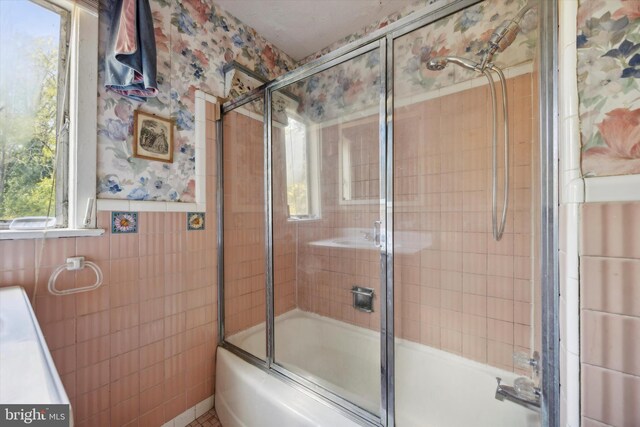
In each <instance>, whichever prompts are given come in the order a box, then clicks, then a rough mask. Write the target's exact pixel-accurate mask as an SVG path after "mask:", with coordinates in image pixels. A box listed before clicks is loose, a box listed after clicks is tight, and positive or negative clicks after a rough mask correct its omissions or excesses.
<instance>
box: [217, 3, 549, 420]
mask: <svg viewBox="0 0 640 427" xmlns="http://www.w3.org/2000/svg"><path fill="white" fill-rule="evenodd" d="M482 1H483V0H451V1H449V2H448V3H447V4H446V5H444V6H442V7H440V8H437V9H434V10H430V11H419V12H416V13H413V14H411V15H409V16H407V17H405V18H402V19H400V20H398V21H396V22H394V23H392V24H390V25H388V26H387V27H385V28H382V29H380V30H377V31H375V32H373V33H371V34H369V35H367V36H364V37H363V38H361V39H359V40H357V41H354V42H352V43H349V44H347V45H345V46H343V47H341V48H338V49H337V50H335V51H333V52H331V53H329V54H327V55H325V56H322V57H320V58H318V59H316V60H314V61H312V62H309V63H307V64H305V65H303V66H301V67H299V68H297V69H295V70H293V71H290V72H288V73H287V74H284V75H283V76H280V77H278V78H276V79H274V80H272V81H270V82H268V83H266V84H264V85H263V86H261V87H259V88H256V89H254V90H253V91H251V92H249V93H247V94H245V95H242V96H240V97H238V98H236V99H234V100H232V101H229V102H227V103H225V104H224V105H223V108H222V115H221V121H220V122H219V124H218V128H217V129H218V138H217V167H218V169H217V174H218V178H217V220H218V224H217V231H218V238H217V240H218V325H219V330H218V333H219V344H220V345H221V346H222V347H224V348H226V349H228V350H229V351H231V352H233V353H234V354H236V355H237V356H239V357H241V358H242V359H244V360H245V361H247V362H249V363H251V364H253V365H255V366H257V367H259V368H261V369H263V370H264V371H265V372H267V373H269V374H271V375H274V376H276V377H278V378H280V379H281V380H283V381H285V382H287V383H289V384H290V385H292V386H293V387H296V388H298V389H299V390H300V391H302V392H304V393H307V394H309V395H311V396H312V397H314V398H316V399H319V400H320V401H322V402H324V403H327V404H329V405H331V406H333V407H335V408H336V409H338V410H340V411H341V412H343V413H344V414H345V415H347V416H348V417H350V418H351V419H353V420H355V421H357V422H359V423H362V424H363V425H372V426H388V427H392V426H395V418H396V417H395V382H394V373H395V372H394V367H395V353H394V346H395V341H394V340H395V335H394V309H395V306H394V281H393V272H394V269H393V172H394V165H393V112H394V91H393V82H394V80H393V79H394V76H393V66H394V52H393V47H394V40H395V39H397V38H399V37H401V36H403V35H405V34H407V33H409V32H411V31H414V30H416V29H419V28H422V27H424V26H426V25H429V24H431V23H433V22H435V21H438V20H440V19H442V18H444V17H446V16H448V15H450V14H453V13H456V12H459V11H461V10H463V9H465V8H467V7H470V6H473V5H474V4H477V3H480V2H482ZM539 7H540V12H539V15H540V22H541V24H540V42H539V54H540V93H539V98H540V108H539V114H540V116H539V119H540V120H539V126H540V128H539V131H540V133H539V135H540V153H539V154H540V186H541V194H540V210H541V211H540V223H539V225H540V230H541V250H540V253H539V254H538V255H539V256H540V266H541V270H542V271H541V286H542V366H543V376H542V384H541V388H542V394H543V399H542V411H541V415H542V416H541V418H542V425H543V426H545V427H555V426H557V425H559V422H560V421H559V420H560V417H559V412H560V409H559V396H560V390H559V356H558V343H559V319H558V313H559V301H558V291H559V285H558V283H559V279H558V278H559V275H558V262H557V253H558V252H557V251H558V229H557V228H558V213H557V203H558V196H557V183H558V171H557V160H558V149H557V140H558V138H557V135H558V133H557V132H558V131H557V121H558V115H557V112H558V107H557V87H558V86H557V85H558V83H557V72H556V71H557V62H558V61H557V48H556V47H557V23H558V12H557V0H549V1H547V0H540V1H539ZM374 49H379V50H380V58H381V62H380V63H381V66H382V70H381V72H382V75H381V78H382V90H381V93H380V112H379V114H380V129H379V140H380V144H379V148H380V153H379V154H380V166H381V167H380V194H381V196H382V195H384V197H381V198H382V200H381V209H380V220H381V221H382V224H383V227H384V230H385V243H384V245H382V247H381V248H380V285H381V288H380V289H381V295H383V296H384V299H385V301H383V302H381V305H380V310H381V316H380V318H381V319H380V321H381V324H380V362H381V366H380V372H381V377H380V381H381V402H380V417H377V416H375V415H374V414H372V413H370V412H368V411H366V410H365V409H363V408H360V407H359V406H357V405H355V404H354V403H352V402H350V401H348V400H346V399H345V398H343V397H341V396H338V395H337V394H335V393H333V392H330V391H328V390H327V389H325V388H323V387H321V386H319V385H317V384H315V383H314V382H313V381H312V380H311V379H310V378H306V377H304V376H302V375H300V374H296V373H294V372H292V371H290V370H288V369H286V368H285V367H283V366H281V365H279V364H277V363H275V359H274V333H273V332H274V321H275V315H274V314H275V313H274V287H273V228H272V227H273V223H272V216H273V204H272V179H273V177H272V170H273V169H272V166H273V165H272V161H273V159H272V157H271V134H272V128H271V97H272V93H273V91H275V90H278V89H281V88H283V87H284V86H287V85H289V84H292V83H295V82H297V81H300V80H302V79H305V78H307V77H309V76H311V75H313V74H316V73H318V72H321V71H324V70H327V69H329V68H331V67H333V66H335V65H338V64H341V63H343V62H346V61H348V60H350V59H352V58H354V57H356V56H358V55H361V54H363V53H366V52H369V51H371V50H374ZM262 96H264V150H265V168H264V173H265V253H266V278H265V287H266V304H267V305H266V308H267V310H266V312H267V318H266V329H267V337H266V342H267V344H266V347H267V348H266V354H267V357H266V360H262V359H259V358H257V357H256V356H254V355H252V354H250V353H248V352H246V351H245V350H243V349H241V348H239V347H237V346H235V345H233V344H231V343H229V342H228V341H226V340H225V328H224V235H223V233H224V225H223V214H224V206H223V204H224V197H223V190H224V182H223V181H224V180H223V171H222V167H223V163H224V162H223V160H222V154H223V152H222V150H223V132H222V129H223V127H222V125H221V123H222V120H223V119H224V116H225V114H227V113H229V112H231V111H233V110H234V109H235V108H238V107H240V106H242V105H244V104H246V103H248V102H251V101H255V100H257V99H259V98H260V97H262Z"/></svg>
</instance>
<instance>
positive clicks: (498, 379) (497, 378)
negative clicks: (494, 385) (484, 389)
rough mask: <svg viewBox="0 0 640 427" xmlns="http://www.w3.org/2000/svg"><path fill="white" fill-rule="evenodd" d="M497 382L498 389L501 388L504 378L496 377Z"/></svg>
mask: <svg viewBox="0 0 640 427" xmlns="http://www.w3.org/2000/svg"><path fill="white" fill-rule="evenodd" d="M496 381H497V382H498V387H500V383H501V382H502V378H500V377H496Z"/></svg>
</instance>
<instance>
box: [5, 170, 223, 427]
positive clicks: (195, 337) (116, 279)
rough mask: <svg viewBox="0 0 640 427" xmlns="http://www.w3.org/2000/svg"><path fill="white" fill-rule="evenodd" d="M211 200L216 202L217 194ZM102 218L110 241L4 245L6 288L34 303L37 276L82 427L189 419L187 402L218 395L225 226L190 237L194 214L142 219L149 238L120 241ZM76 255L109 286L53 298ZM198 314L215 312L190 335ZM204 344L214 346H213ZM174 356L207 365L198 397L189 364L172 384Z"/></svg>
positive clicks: (78, 280) (78, 282) (142, 233)
mask: <svg viewBox="0 0 640 427" xmlns="http://www.w3.org/2000/svg"><path fill="white" fill-rule="evenodd" d="M208 173H209V174H210V175H212V176H213V175H215V170H213V168H210V169H208ZM213 188H215V187H213ZM209 197H210V198H212V199H213V200H215V193H214V192H210V193H209ZM211 207H213V208H215V204H212V205H211ZM97 216H98V224H99V226H101V227H104V228H106V233H105V235H104V236H101V237H82V238H63V239H47V240H45V241H44V246H42V244H43V241H42V240H16V241H8V240H3V241H0V253H2V256H1V257H0V286H8V285H20V286H23V287H25V289H26V290H27V292H28V294H29V295H30V296H33V294H34V290H35V289H36V286H35V283H36V272H37V276H38V286H37V291H36V295H35V298H34V308H35V312H36V316H37V318H38V321H39V323H40V325H41V327H42V330H43V333H44V335H45V339H46V340H47V344H48V346H49V348H50V350H51V352H52V355H53V358H54V361H55V363H56V366H57V368H58V371H59V372H60V374H61V377H62V381H63V384H64V386H65V389H66V391H67V394H68V395H69V397H70V398H71V400H72V403H73V404H74V410H75V414H74V415H75V419H76V421H77V425H78V426H81V427H82V426H86V427H96V426H105V427H108V426H116V425H148V426H154V427H157V426H159V425H161V424H163V423H164V422H165V421H167V420H168V419H171V418H173V417H174V416H175V415H177V414H179V413H181V412H183V411H184V410H185V409H186V404H187V402H189V403H193V402H195V400H197V399H200V400H198V402H199V401H201V400H203V399H204V398H206V397H208V396H210V395H212V394H213V386H214V366H215V364H214V359H215V354H214V351H215V345H216V343H217V332H214V331H216V329H217V319H216V306H215V304H216V303H217V301H216V297H215V295H216V292H217V282H216V276H215V268H216V261H217V260H216V247H215V245H216V237H215V227H212V228H211V230H208V231H207V232H191V233H190V234H188V233H187V232H186V217H185V214H184V213H140V216H139V224H140V225H139V226H140V229H139V233H137V234H132V235H116V234H113V235H112V234H111V233H110V212H98V215H97ZM207 221H210V222H209V224H215V212H213V211H211V210H208V211H207ZM167 231H169V232H167ZM207 233H208V234H207ZM205 236H206V237H205ZM189 251H195V252H189ZM40 253H42V256H41V257H40ZM73 255H80V256H85V257H86V258H87V260H90V261H94V262H96V263H97V264H98V265H99V266H100V267H101V269H102V270H103V274H104V284H103V285H102V287H100V288H99V289H97V290H95V291H92V292H87V293H79V294H76V295H69V296H62V297H59V296H52V295H50V294H49V293H48V292H47V281H48V278H49V275H50V273H51V271H52V270H53V269H54V268H55V267H57V266H58V265H60V264H62V263H64V262H65V259H66V258H67V257H69V256H73ZM38 260H40V261H39V264H38ZM92 274H93V273H92V272H91V271H82V272H80V273H78V274H72V273H67V272H65V273H63V274H61V275H60V277H59V281H58V282H59V283H58V285H59V287H60V288H61V289H68V288H72V287H74V286H82V285H84V284H89V283H90V281H91V280H94V277H93V276H92ZM189 309H193V310H200V311H208V312H209V313H206V314H204V316H201V318H202V321H201V322H193V323H192V324H190V326H191V328H190V329H189V328H188V327H187V322H186V318H187V313H188V310H189ZM199 319H200V317H199ZM165 335H166V338H167V339H166V340H165ZM176 337H177V338H176ZM187 338H189V344H190V345H188V346H187V345H185V343H187ZM204 342H208V343H209V344H208V345H206V346H204V347H203V345H202V344H203V343H204ZM203 348H204V350H203ZM192 352H194V355H191V353H192ZM203 355H204V357H205V358H206V360H203V359H202V358H203ZM174 358H181V359H182V360H187V359H189V360H192V359H193V360H198V361H199V362H198V366H199V369H198V370H197V371H196V372H197V375H193V373H190V375H191V376H190V379H191V380H190V382H189V385H190V389H189V390H187V389H186V387H185V384H186V381H187V376H188V373H187V369H186V366H184V365H183V366H182V368H181V369H179V370H177V371H175V372H174V374H173V376H172V377H171V378H165V361H166V360H173V359H174ZM194 358H195V359H194ZM166 381H168V382H166ZM165 382H166V384H165ZM175 384H177V385H180V384H182V386H181V387H178V391H177V393H175V394H174V395H171V396H169V397H168V396H165V385H167V386H173V385H175ZM188 398H189V399H190V400H188ZM191 406H192V405H191ZM165 407H166V408H168V409H167V410H166V411H165ZM176 411H177V412H176ZM169 415H171V416H170V417H169ZM167 417H168V418H167Z"/></svg>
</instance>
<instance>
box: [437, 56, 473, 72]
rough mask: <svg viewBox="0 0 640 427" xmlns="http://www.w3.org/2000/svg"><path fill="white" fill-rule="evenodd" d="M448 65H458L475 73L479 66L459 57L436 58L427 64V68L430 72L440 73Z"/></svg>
mask: <svg viewBox="0 0 640 427" xmlns="http://www.w3.org/2000/svg"><path fill="white" fill-rule="evenodd" d="M448 63H452V64H456V65H459V66H461V67H463V68H467V69H469V70H473V71H477V70H478V67H479V64H478V63H477V62H474V61H472V60H470V59H467V58H461V57H459V56H436V57H434V58H431V59H430V60H429V61H428V62H427V68H428V69H430V70H431V71H441V70H444V67H446V66H447V64H448Z"/></svg>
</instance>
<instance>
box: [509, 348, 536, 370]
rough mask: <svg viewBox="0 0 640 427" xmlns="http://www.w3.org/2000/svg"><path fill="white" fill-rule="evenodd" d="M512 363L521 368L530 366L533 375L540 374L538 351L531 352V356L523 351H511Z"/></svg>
mask: <svg viewBox="0 0 640 427" xmlns="http://www.w3.org/2000/svg"><path fill="white" fill-rule="evenodd" d="M513 365H514V366H517V367H518V368H521V369H528V368H531V369H532V370H533V373H534V374H535V376H538V375H540V353H538V352H537V351H534V352H533V357H529V355H528V354H527V353H525V352H523V351H517V352H515V353H513Z"/></svg>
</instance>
